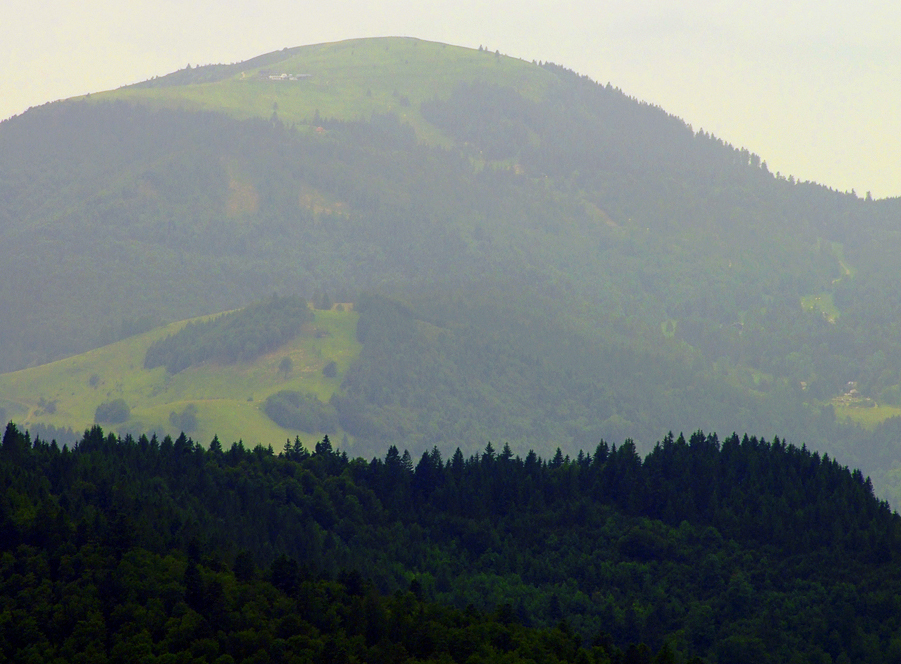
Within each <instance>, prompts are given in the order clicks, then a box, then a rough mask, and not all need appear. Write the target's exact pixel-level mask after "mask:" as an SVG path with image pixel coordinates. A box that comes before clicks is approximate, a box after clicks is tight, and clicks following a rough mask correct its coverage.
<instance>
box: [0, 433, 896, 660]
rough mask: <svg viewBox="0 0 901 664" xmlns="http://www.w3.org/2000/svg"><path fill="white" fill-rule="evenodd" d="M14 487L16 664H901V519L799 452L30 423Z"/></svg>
mask: <svg viewBox="0 0 901 664" xmlns="http://www.w3.org/2000/svg"><path fill="white" fill-rule="evenodd" d="M0 474H2V475H0V476H2V483H3V486H4V487H6V491H5V492H4V494H3V496H2V498H0V530H2V535H3V536H2V538H0V541H2V542H3V553H2V557H0V561H2V562H0V568H2V569H0V584H2V586H0V587H2V595H0V596H2V598H3V600H2V601H3V603H2V607H0V649H2V652H3V654H4V656H5V657H7V658H10V659H14V660H15V661H32V660H34V661H52V660H53V659H54V658H61V659H62V660H66V661H127V660H128V659H129V657H132V658H133V657H134V656H135V655H136V653H143V654H144V655H146V656H150V655H151V654H153V655H160V656H161V655H163V654H165V653H169V654H171V655H176V658H175V660H173V661H210V662H212V661H230V660H226V659H222V660H218V659H217V658H219V657H222V656H224V655H230V656H232V657H234V658H235V660H236V661H238V660H241V659H243V658H247V657H253V656H256V657H259V656H261V655H260V653H259V652H258V651H260V650H262V651H263V652H264V653H269V655H270V656H274V657H277V658H278V657H281V658H282V659H281V660H280V661H308V660H316V661H355V660H358V661H407V660H408V659H411V658H418V659H421V660H429V658H431V660H430V661H439V660H440V661H448V659H450V660H451V661H461V662H462V661H469V660H468V658H469V657H470V656H471V655H476V659H477V661H485V660H491V659H496V658H498V657H502V656H504V655H503V653H507V654H508V656H509V657H510V661H518V659H517V657H532V658H534V657H535V656H536V653H537V652H542V653H545V654H546V656H547V657H548V661H554V660H553V659H552V657H557V658H558V659H559V660H560V661H598V662H606V661H613V662H650V661H651V659H652V657H656V660H655V661H660V662H664V661H666V662H671V661H676V662H679V661H689V660H690V659H691V658H694V657H699V658H702V659H703V660H704V661H709V662H745V661H747V662H768V661H772V662H823V661H838V662H848V661H850V662H871V663H872V662H894V661H897V658H898V657H899V656H901V640H898V637H897V635H898V633H899V628H901V625H899V620H901V618H899V616H901V610H899V607H898V606H897V604H898V597H901V587H899V585H901V577H899V575H898V556H899V555H901V553H899V552H901V517H898V515H897V514H895V513H894V512H892V511H891V510H890V509H889V508H888V506H887V504H885V503H884V502H881V501H878V500H877V499H875V498H874V496H873V492H872V485H871V484H870V482H869V480H867V479H865V478H864V477H863V476H862V475H861V474H860V472H859V471H854V472H851V471H849V470H848V469H847V468H845V467H843V466H841V465H839V464H838V463H836V462H835V461H834V460H832V459H830V458H829V457H827V456H821V455H819V454H817V453H813V452H811V451H809V450H807V449H804V448H796V447H793V446H791V445H786V444H785V443H783V442H782V441H780V440H778V439H774V440H773V441H772V442H767V441H763V440H759V439H755V438H748V437H744V438H739V437H737V436H731V437H729V438H726V439H724V440H722V441H720V440H719V439H718V438H717V436H715V435H704V434H702V433H700V432H699V433H696V434H694V435H693V436H691V438H690V439H689V440H685V439H683V438H682V437H681V436H680V437H678V438H673V437H670V436H668V437H666V438H665V439H664V440H663V441H661V442H660V443H659V444H658V445H657V446H656V447H655V448H654V450H653V451H652V452H651V453H650V454H649V455H647V456H646V457H644V458H642V457H641V456H639V455H638V454H637V452H636V449H635V446H634V444H632V443H631V442H630V441H626V442H625V443H623V444H622V445H620V446H609V445H607V444H606V443H603V442H602V443H601V444H600V445H598V446H597V447H596V448H595V450H594V451H593V452H591V453H585V452H580V453H579V454H578V455H577V456H575V457H570V456H567V455H564V454H563V453H562V452H560V451H558V452H557V453H556V454H555V455H554V456H553V457H552V458H550V459H542V458H540V457H538V456H537V455H535V454H534V453H529V454H528V455H526V456H525V457H521V456H518V455H514V454H513V453H512V452H511V451H510V449H509V448H507V447H505V448H504V449H501V450H497V449H495V448H494V447H493V446H492V445H490V444H489V445H488V446H487V447H486V448H485V449H484V450H483V451H482V452H481V453H480V454H475V455H472V456H469V457H465V456H464V455H463V454H462V453H461V452H460V451H459V450H457V452H455V453H454V454H453V455H451V456H450V458H447V459H445V458H443V457H442V455H441V454H440V453H439V452H438V451H437V450H432V451H431V452H428V453H424V454H423V455H422V456H421V457H420V458H418V460H415V459H414V458H413V457H412V456H411V455H410V454H409V453H408V452H403V453H401V452H400V451H399V450H398V448H397V447H395V446H391V448H390V449H389V451H388V454H387V455H386V456H385V457H384V458H374V459H372V460H371V461H366V460H364V459H361V458H356V459H351V458H349V457H348V456H347V455H346V454H345V453H342V452H339V451H336V450H335V449H334V448H333V447H332V445H331V443H330V442H329V440H328V439H327V438H325V439H323V440H322V441H320V442H319V443H317V444H316V445H315V446H314V449H313V450H307V449H306V448H305V447H304V446H303V445H302V444H300V442H299V441H294V442H291V441H289V442H288V443H287V444H286V445H285V447H284V449H283V450H282V451H281V452H279V453H278V454H276V453H275V452H274V451H273V450H272V449H271V448H265V447H256V448H254V449H248V448H246V447H244V446H243V445H242V444H240V443H238V444H235V445H233V446H232V447H230V448H229V449H228V450H225V449H223V447H222V445H221V444H220V443H219V441H218V440H214V441H213V443H212V444H211V445H210V446H209V448H208V449H207V448H205V447H203V446H200V445H198V444H195V443H193V442H192V441H191V440H190V439H188V438H186V437H184V436H181V437H179V438H178V439H176V440H172V439H171V438H165V439H163V440H157V439H156V438H151V439H148V438H146V437H143V436H142V437H140V438H139V439H137V440H135V439H132V438H130V437H127V438H125V439H117V438H116V437H115V436H111V435H110V436H107V435H104V433H103V431H102V430H101V429H99V428H94V429H92V430H91V431H88V432H86V433H85V435H84V437H83V439H82V440H81V441H80V442H79V444H78V445H77V446H76V447H74V448H72V449H69V448H60V447H59V446H58V445H56V444H55V443H52V442H51V443H47V442H44V441H42V440H39V439H35V440H32V439H31V437H30V436H29V435H28V434H23V433H21V432H19V431H18V430H17V429H16V428H15V427H14V426H13V425H9V426H8V427H7V429H6V432H5V434H4V438H3V444H2V448H0ZM442 607H443V608H442ZM76 653H78V656H80V657H81V659H77V657H76ZM326 653H328V654H326ZM655 653H656V654H655ZM29 658H30V659H29ZM73 658H75V659H73ZM292 658H296V659H292ZM442 658H443V659H442ZM148 661H152V660H148ZM166 661H169V660H166ZM251 661H255V660H251ZM505 661H506V660H505Z"/></svg>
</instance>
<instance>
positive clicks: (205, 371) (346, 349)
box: [0, 307, 360, 449]
mask: <svg viewBox="0 0 901 664" xmlns="http://www.w3.org/2000/svg"><path fill="white" fill-rule="evenodd" d="M348 309H349V307H348ZM186 322H187V321H182V322H180V323H174V324H172V325H169V326H166V327H164V328H159V329H157V330H152V331H151V332H148V333H146V334H142V335H139V336H136V337H132V338H131V339H126V340H124V341H120V342H118V343H115V344H111V345H109V346H105V347H103V348H98V349H96V350H93V351H90V352H88V353H85V354H83V355H78V356H76V357H70V358H67V359H65V360H60V361H58V362H53V363H52V364H47V365H44V366H40V367H34V368H32V369H25V370H23V371H16V372H13V373H7V374H2V375H0V407H2V408H4V409H5V410H6V412H7V416H8V417H9V418H10V419H12V420H14V421H15V422H16V423H17V424H19V425H21V426H25V427H28V426H29V425H32V424H36V423H42V424H48V425H52V426H56V427H69V426H71V427H72V428H73V429H75V430H76V431H79V430H82V429H84V428H87V427H89V426H91V425H92V424H93V421H94V411H95V410H96V409H97V406H98V405H99V404H100V403H102V402H103V401H108V400H111V399H117V398H122V399H124V400H125V402H126V403H127V404H128V405H129V407H130V408H131V419H130V420H129V421H128V422H125V423H123V424H121V425H114V426H111V427H110V428H111V429H115V430H119V431H135V432H137V431H140V432H145V431H147V432H149V431H156V432H158V433H160V434H162V433H170V434H177V433H179V432H178V431H174V430H173V426H172V425H171V424H170V423H169V414H170V413H172V412H173V411H175V412H181V411H182V410H184V408H185V407H186V406H187V405H188V404H194V405H195V406H196V407H197V421H198V427H197V429H196V430H195V431H193V432H191V436H192V437H193V438H194V439H195V440H197V441H199V442H202V443H204V444H206V443H209V441H210V440H212V438H213V435H218V436H219V439H220V440H221V441H222V442H223V444H224V445H228V444H229V443H231V442H233V441H235V440H238V439H242V440H244V442H245V443H249V444H256V443H263V444H267V445H268V444H272V445H273V447H276V449H280V446H281V445H282V444H283V443H284V441H285V439H286V438H289V437H290V438H292V439H293V438H294V437H295V436H296V435H301V440H303V441H304V442H305V443H307V444H308V445H309V444H310V443H312V442H314V441H315V440H316V439H318V437H319V436H320V434H321V432H315V431H308V432H298V431H291V430H288V429H283V428H282V427H279V426H278V425H276V424H275V423H273V422H272V421H271V420H269V418H268V417H266V415H265V413H263V411H262V406H263V403H264V402H265V400H266V398H267V397H268V396H269V395H271V394H273V393H275V392H278V391H280V390H297V391H300V392H305V393H307V392H311V393H313V394H315V395H316V396H317V397H318V398H319V399H320V400H322V401H328V399H329V398H330V397H331V396H332V395H333V394H334V393H335V392H337V391H338V390H339V389H340V384H341V378H342V376H343V374H344V372H345V371H346V370H347V368H348V367H349V366H350V363H351V362H352V361H353V359H354V358H355V357H356V356H357V355H358V354H359V352H360V344H359V343H358V342H357V340H356V322H357V314H355V313H353V312H352V311H341V310H339V308H338V307H336V308H335V309H333V310H331V311H316V317H315V320H314V321H313V322H312V323H311V324H308V325H307V326H305V328H304V331H303V333H302V334H301V335H300V336H299V337H297V338H296V339H294V340H293V341H291V342H289V343H287V344H285V345H284V346H282V347H281V348H279V349H278V350H276V351H274V352H272V353H270V354H268V355H265V356H263V357H260V358H258V359H257V360H256V361H254V362H249V363H239V364H233V365H220V364H214V363H209V364H205V365H202V366H198V367H192V368H190V369H187V370H185V371H182V372H180V373H178V374H175V375H174V376H170V375H168V374H167V373H166V370H165V369H164V368H162V367H159V368H157V369H153V370H151V371H148V370H145V369H144V368H143V361H144V355H145V353H146V351H147V348H148V347H149V346H150V344H152V343H153V342H154V341H156V340H157V339H161V338H164V337H165V336H167V335H169V334H172V333H174V332H176V331H177V330H178V329H180V327H181V326H182V325H184V324H185V323H186ZM286 356H287V357H290V358H291V364H292V365H293V367H292V370H291V371H290V372H289V373H284V372H282V371H280V370H279V364H280V363H281V361H282V359H283V358H284V357H286ZM332 361H334V362H335V363H336V365H337V376H336V377H334V378H327V377H325V376H324V375H323V374H322V369H323V367H324V366H325V365H326V364H328V363H329V362H332ZM339 433H340V432H339ZM339 439H340V437H336V442H337V440H339Z"/></svg>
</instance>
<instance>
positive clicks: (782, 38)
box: [0, 0, 901, 197]
mask: <svg viewBox="0 0 901 664" xmlns="http://www.w3.org/2000/svg"><path fill="white" fill-rule="evenodd" d="M5 9H6V13H5V16H6V17H7V18H8V20H6V21H4V22H3V23H2V24H0V41H2V43H3V44H4V45H5V47H6V50H5V57H4V58H3V60H2V62H0V74H2V76H3V81H4V83H5V85H4V94H3V95H2V96H0V119H3V118H6V117H8V116H9V115H12V114H13V113H20V112H22V111H24V110H25V109H26V108H28V107H30V106H38V105H40V104H42V103H44V102H46V101H52V100H56V99H60V98H65V97H71V96H74V95H80V94H85V93H87V92H95V91H97V90H105V89H110V88H114V87H118V86H121V85H126V84H130V83H134V82H137V81H140V80H143V79H146V78H150V77H152V76H155V75H160V74H161V73H163V72H169V71H173V70H175V69H178V68H182V67H184V66H185V64H186V63H191V64H193V65H195V66H196V65H197V64H198V63H200V64H207V63H215V62H235V61H239V60H244V59H247V58H250V57H253V56H255V55H258V54H260V53H266V52H269V51H273V50H278V49H281V48H282V47H285V46H294V45H297V44H314V43H321V42H332V41H339V40H344V39H350V38H358V37H377V36H415V37H419V38H423V39H428V40H430V41H438V42H446V43H452V44H459V45H464V46H470V47H472V48H476V47H477V46H478V45H479V44H483V45H485V46H486V47H487V48H489V50H491V51H492V52H493V51H495V50H500V52H501V53H504V54H507V55H512V56H515V57H521V58H524V59H526V60H532V59H536V60H542V61H547V60H550V61H552V62H558V63H561V64H565V65H566V66H567V67H570V68H572V69H574V70H575V71H578V72H579V73H582V74H586V75H588V76H590V77H591V78H592V79H594V80H597V81H600V82H601V83H605V82H607V81H612V82H613V84H614V85H616V86H617V87H620V88H621V89H623V90H624V91H626V92H627V93H628V94H630V95H634V96H636V97H638V98H640V99H643V100H645V101H648V102H651V103H653V104H657V105H660V106H661V107H663V108H665V109H667V111H669V112H671V113H675V114H676V115H678V116H679V117H682V118H683V119H685V120H686V121H687V122H689V123H691V124H692V125H693V126H694V127H695V129H699V128H703V129H705V130H706V131H708V132H712V133H715V134H716V135H718V136H721V137H723V138H725V139H727V140H729V141H730V142H732V143H734V144H736V145H740V146H743V147H747V148H749V149H750V150H751V151H753V152H757V153H758V154H761V155H765V156H766V158H767V161H768V163H769V165H770V168H771V170H772V171H774V172H776V171H781V172H782V173H783V174H786V175H787V174H793V175H794V176H795V177H796V178H798V177H800V178H801V179H802V180H808V179H809V180H813V181H816V182H820V183H822V184H825V185H827V186H831V187H833V188H836V189H839V190H842V191H850V190H851V189H852V188H855V189H856V190H857V191H858V192H859V193H860V194H861V195H864V194H865V192H867V191H872V192H873V195H874V196H876V197H885V196H897V195H899V194H901V170H899V169H901V166H899V163H898V159H897V155H898V154H899V153H901V143H899V141H901V124H899V123H901V119H899V116H898V114H897V113H896V112H895V110H896V109H897V108H898V107H899V106H901V89H899V87H898V86H897V85H896V81H898V80H899V78H901V58H899V51H898V40H897V32H898V28H899V26H901V7H899V6H898V5H897V4H896V3H892V2H885V1H884V0H861V2H857V3H855V4H854V5H850V4H848V3H838V2H819V3H815V4H814V3H812V2H793V3H785V2H777V1H776V0H760V2H757V3H755V4H753V5H749V4H748V3H746V2H739V1H738V0H724V1H722V2H716V3H709V2H694V3H689V4H686V3H682V4H678V5H674V4H673V3H671V2H666V1H665V0H647V1H646V2H640V3H609V2H608V3H581V2H579V3H566V4H565V5H554V6H551V5H548V4H547V3H541V2H533V1H529V0H526V1H525V2H523V1H520V2H516V3H512V2H508V1H506V0H501V1H499V2H493V3H478V2H462V3H461V2H459V1H456V2H445V1H444V0H436V1H435V2H431V3H429V4H428V5H427V6H426V5H422V4H417V3H410V2H407V1H406V0H386V1H384V2H380V3H378V4H377V5H375V4H372V5H367V4H364V5H361V4H360V3H354V2H346V1H342V0H338V1H336V2H333V3H330V4H329V5H328V6H325V5H318V4H315V3H300V4H298V3H296V2H287V1H286V0H272V1H271V2H268V3H266V5H265V6H264V7H260V6H259V3H253V2H250V1H249V0H233V1H232V2H231V3H230V4H229V11H227V12H224V11H219V8H218V7H217V6H215V5H214V4H212V3H208V2H192V3H165V4H160V3H158V2H149V1H148V0H135V1H134V2H132V3H130V4H129V6H128V11H122V8H121V6H119V5H117V4H115V3H113V2H110V0H93V2H92V3H91V9H92V11H90V12H85V11H83V7H81V6H79V5H76V4H73V3H67V2H50V3H44V4H39V5H37V4H34V3H31V2H26V1H25V0H8V2H7V3H5Z"/></svg>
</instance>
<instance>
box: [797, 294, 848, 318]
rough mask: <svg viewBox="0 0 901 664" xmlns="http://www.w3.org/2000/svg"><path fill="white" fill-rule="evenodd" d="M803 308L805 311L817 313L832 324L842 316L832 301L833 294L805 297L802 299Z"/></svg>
mask: <svg viewBox="0 0 901 664" xmlns="http://www.w3.org/2000/svg"><path fill="white" fill-rule="evenodd" d="M801 307H803V309H804V310H805V311H817V312H819V313H821V314H822V315H823V317H824V318H825V319H826V320H828V321H829V322H830V323H834V322H835V321H836V320H837V319H838V317H839V316H840V315H841V313H842V312H841V311H840V310H839V308H838V307H837V306H835V302H833V300H832V293H819V294H817V295H805V296H804V297H802V298H801Z"/></svg>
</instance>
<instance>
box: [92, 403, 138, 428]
mask: <svg viewBox="0 0 901 664" xmlns="http://www.w3.org/2000/svg"><path fill="white" fill-rule="evenodd" d="M129 417H131V408H129V407H128V404H127V403H125V399H113V400H112V401H104V402H103V403H101V404H100V405H99V406H97V410H95V411H94V421H95V422H99V423H101V424H120V423H122V422H126V421H128V418H129Z"/></svg>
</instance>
